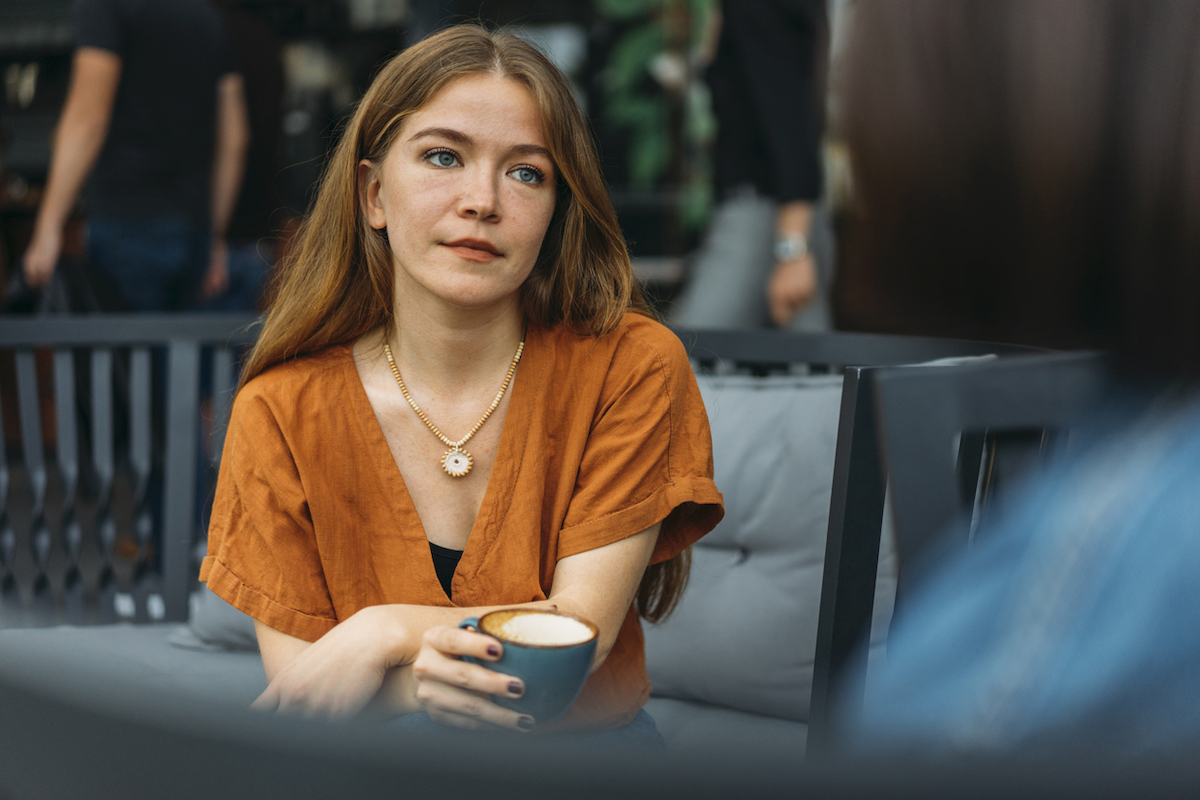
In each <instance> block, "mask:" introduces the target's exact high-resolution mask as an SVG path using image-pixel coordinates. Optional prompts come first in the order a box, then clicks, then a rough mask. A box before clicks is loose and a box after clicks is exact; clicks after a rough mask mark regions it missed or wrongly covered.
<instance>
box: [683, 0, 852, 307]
mask: <svg viewBox="0 0 1200 800" xmlns="http://www.w3.org/2000/svg"><path fill="white" fill-rule="evenodd" d="M719 25H720V36H719V39H718V40H717V46H716V52H715V54H714V56H713V59H712V62H711V64H710V65H709V67H708V70H707V75H706V77H707V79H708V84H709V88H710V89H711V91H712V103H713V111H714V113H715V114H716V117H717V140H716V148H715V152H714V159H713V162H714V163H713V172H714V178H715V183H716V190H717V197H718V200H719V203H718V206H717V209H716V210H715V212H714V214H713V218H712V221H711V222H710V224H709V229H708V232H707V234H706V237H705V241H704V244H703V245H702V247H701V249H700V251H699V253H698V255H697V256H696V257H695V258H694V259H693V262H692V266H691V273H690V275H689V279H688V284H687V286H685V288H684V292H683V294H682V296H681V298H680V303H679V307H678V309H677V311H676V313H675V315H674V316H675V321H676V322H678V323H680V324H684V325H690V326H695V327H720V328H746V327H758V326H761V325H765V324H767V323H768V321H770V322H774V323H775V324H776V325H779V326H795V327H799V328H802V329H810V330H820V329H824V328H828V327H829V313H828V301H827V297H826V286H827V284H828V278H829V274H830V272H831V269H832V261H833V255H832V246H833V242H832V230H831V226H830V224H829V219H828V215H827V214H826V213H825V212H824V210H823V208H822V207H821V206H819V205H818V203H817V201H818V198H819V197H820V195H821V186H822V175H821V161H820V142H821V123H822V120H821V118H822V116H823V115H822V106H823V103H824V92H823V91H822V73H823V68H822V61H823V56H824V50H825V40H826V39H827V37H828V31H827V29H828V20H827V13H826V9H825V0H742V1H741V2H737V3H732V2H722V3H721V6H720V14H719ZM801 312H803V313H802V314H801ZM798 314H800V317H799V318H798V317H797V315H798Z"/></svg>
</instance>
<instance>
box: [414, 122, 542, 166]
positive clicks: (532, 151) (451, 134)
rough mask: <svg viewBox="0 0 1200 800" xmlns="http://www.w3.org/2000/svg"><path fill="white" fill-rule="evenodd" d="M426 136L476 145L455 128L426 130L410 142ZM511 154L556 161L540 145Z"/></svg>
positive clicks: (521, 147) (526, 146) (518, 147)
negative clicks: (543, 157)
mask: <svg viewBox="0 0 1200 800" xmlns="http://www.w3.org/2000/svg"><path fill="white" fill-rule="evenodd" d="M426 136H437V137H441V138H443V139H449V140H450V141H452V142H456V143H458V144H463V145H469V144H473V143H474V140H473V139H472V138H471V137H470V136H468V135H467V134H465V133H463V132H462V131H456V130H454V129H453V128H425V129H423V130H419V131H417V132H416V133H414V134H413V135H412V136H410V137H408V140H409V141H410V142H415V141H416V140H417V139H421V138H424V137H426ZM509 152H510V153H514V154H516V155H520V156H530V155H540V156H545V157H546V158H548V159H550V161H551V162H553V161H554V156H552V155H550V151H549V150H547V149H546V148H544V147H542V146H541V145H539V144H516V145H513V146H512V147H510V148H509Z"/></svg>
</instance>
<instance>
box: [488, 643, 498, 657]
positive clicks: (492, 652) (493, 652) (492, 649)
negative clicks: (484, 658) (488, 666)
mask: <svg viewBox="0 0 1200 800" xmlns="http://www.w3.org/2000/svg"><path fill="white" fill-rule="evenodd" d="M488 655H489V656H498V655H500V648H499V647H498V646H496V645H494V644H489V645H488Z"/></svg>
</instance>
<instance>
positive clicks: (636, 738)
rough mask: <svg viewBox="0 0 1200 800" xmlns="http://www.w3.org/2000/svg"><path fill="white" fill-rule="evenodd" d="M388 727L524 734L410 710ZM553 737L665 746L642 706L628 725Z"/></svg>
mask: <svg viewBox="0 0 1200 800" xmlns="http://www.w3.org/2000/svg"><path fill="white" fill-rule="evenodd" d="M388 727H389V728H391V729H392V730H396V731H407V732H411V733H421V734H435V735H442V736H504V737H512V736H524V734H519V733H515V732H509V731H501V730H497V731H469V730H459V729H457V728H448V727H446V726H444V725H441V724H439V723H437V722H434V721H433V718H432V717H430V716H429V715H428V714H409V715H407V716H404V717H399V718H397V719H394V720H392V721H391V722H390V723H388ZM535 738H540V737H535ZM555 738H556V739H557V740H559V741H574V742H579V743H581V744H584V743H586V744H588V745H599V746H601V747H619V748H628V749H630V750H633V749H638V750H652V751H653V750H659V751H661V750H665V749H666V747H667V745H666V743H665V742H664V741H663V738H662V734H660V733H659V732H658V727H657V726H656V725H655V724H654V717H652V716H650V715H649V714H647V713H646V709H644V708H643V709H641V710H639V711H638V713H637V716H636V717H634V718H633V720H632V721H631V722H630V723H629V724H628V725H625V726H623V727H620V728H617V729H616V730H611V731H600V732H598V733H589V732H582V733H560V734H556V735H555Z"/></svg>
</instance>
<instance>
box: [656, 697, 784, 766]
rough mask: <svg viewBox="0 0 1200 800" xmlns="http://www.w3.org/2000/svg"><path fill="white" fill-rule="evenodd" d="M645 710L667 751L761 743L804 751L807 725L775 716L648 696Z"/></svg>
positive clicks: (689, 750)
mask: <svg viewBox="0 0 1200 800" xmlns="http://www.w3.org/2000/svg"><path fill="white" fill-rule="evenodd" d="M646 711H647V712H648V713H649V714H650V716H652V717H654V723H655V725H657V726H658V730H659V733H661V734H662V735H663V739H665V740H666V742H667V748H668V749H670V750H678V751H680V752H698V751H702V750H708V751H712V750H719V749H721V748H725V749H728V748H729V747H731V746H734V745H737V746H739V747H740V746H745V745H748V744H749V743H752V742H762V743H763V744H764V745H770V746H772V747H779V746H781V745H782V746H784V747H785V748H787V749H790V750H793V751H794V752H795V753H797V754H801V753H803V752H804V746H805V743H806V742H807V741H808V725H807V724H806V723H804V722H793V721H792V720H788V719H779V718H778V717H764V716H762V715H760V714H748V713H746V712H745V711H735V710H734V709H732V708H725V707H723V706H711V705H708V704H706V703H697V702H694V701H687V700H675V699H672V698H669V697H651V698H650V701H649V702H648V703H646Z"/></svg>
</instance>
